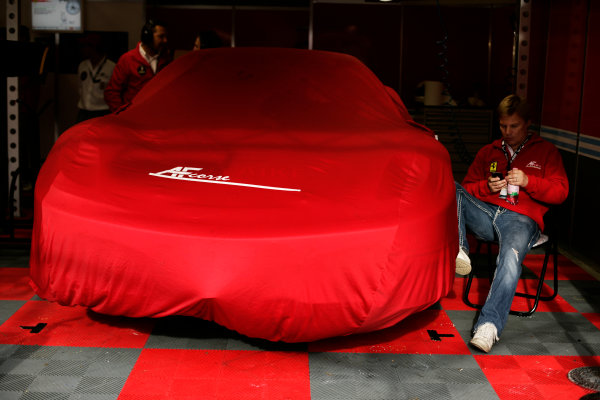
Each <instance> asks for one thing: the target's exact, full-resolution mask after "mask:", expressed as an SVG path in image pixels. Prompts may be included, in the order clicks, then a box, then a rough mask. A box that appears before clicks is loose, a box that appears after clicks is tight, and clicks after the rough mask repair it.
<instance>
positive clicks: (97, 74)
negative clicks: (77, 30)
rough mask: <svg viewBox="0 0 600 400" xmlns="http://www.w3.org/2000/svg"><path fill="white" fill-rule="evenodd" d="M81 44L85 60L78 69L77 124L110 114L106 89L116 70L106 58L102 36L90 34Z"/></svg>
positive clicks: (112, 63) (81, 40)
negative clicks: (105, 98) (105, 94)
mask: <svg viewBox="0 0 600 400" xmlns="http://www.w3.org/2000/svg"><path fill="white" fill-rule="evenodd" d="M80 44H81V53H82V55H83V58H84V60H83V61H82V62H81V63H80V64H79V67H78V68H77V75H78V76H79V102H78V103H77V107H78V108H79V112H78V114H77V122H81V121H85V120H86V119H90V118H95V117H101V116H103V115H106V114H108V113H109V109H108V105H107V104H106V102H105V101H104V89H105V88H106V85H107V84H108V81H109V80H110V77H111V75H112V71H113V69H114V68H115V63H114V62H112V61H111V60H109V59H108V58H106V54H105V52H104V46H103V44H102V37H101V36H100V35H98V34H96V33H90V34H88V35H86V36H84V37H83V38H82V39H80Z"/></svg>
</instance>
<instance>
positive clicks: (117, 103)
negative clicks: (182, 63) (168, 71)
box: [104, 20, 172, 112]
mask: <svg viewBox="0 0 600 400" xmlns="http://www.w3.org/2000/svg"><path fill="white" fill-rule="evenodd" d="M171 59H172V58H171V55H170V54H169V50H168V48H167V27H166V24H164V23H162V22H160V21H153V20H149V21H148V22H146V24H145V25H144V27H143V28H142V34H141V41H140V42H139V43H138V45H137V47H136V48H135V49H133V50H129V51H128V52H127V53H125V54H123V55H122V56H121V58H119V61H118V62H117V65H116V66H115V69H114V70H113V74H112V77H111V79H110V82H108V86H107V87H106V90H105V91H104V99H105V100H106V103H107V104H108V106H109V108H110V111H111V112H115V111H117V110H118V109H119V108H121V107H123V106H124V105H126V104H128V103H130V102H131V100H132V99H133V98H134V97H135V95H136V94H137V93H138V92H139V91H140V90H141V89H142V87H144V85H145V84H146V83H148V81H150V79H152V78H153V77H154V76H155V75H156V74H157V73H158V72H159V71H160V70H161V69H163V68H164V67H165V66H166V65H167V64H168V63H169V62H171Z"/></svg>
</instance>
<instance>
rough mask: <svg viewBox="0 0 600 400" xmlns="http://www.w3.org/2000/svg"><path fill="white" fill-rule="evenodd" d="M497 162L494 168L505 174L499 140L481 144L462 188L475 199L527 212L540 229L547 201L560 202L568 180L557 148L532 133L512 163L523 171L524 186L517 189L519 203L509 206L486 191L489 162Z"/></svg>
mask: <svg viewBox="0 0 600 400" xmlns="http://www.w3.org/2000/svg"><path fill="white" fill-rule="evenodd" d="M492 162H497V163H498V164H497V171H498V172H502V173H503V174H504V176H506V174H507V172H508V171H507V166H508V160H507V158H506V156H505V155H504V151H503V150H502V139H498V140H495V141H494V142H492V143H490V144H488V145H486V146H485V147H483V148H482V149H481V150H479V152H478V153H477V155H476V156H475V161H473V163H472V164H471V166H470V167H469V170H468V171H467V175H466V176H465V178H464V180H463V183H462V185H463V187H464V188H465V189H466V190H467V191H468V192H469V193H471V194H472V195H473V196H475V197H477V198H478V199H480V200H482V201H485V202H487V203H492V204H496V205H499V206H501V207H504V208H506V209H508V210H512V211H515V212H518V213H520V214H524V215H527V216H528V217H530V218H531V219H533V220H534V221H535V222H537V224H538V226H539V227H540V229H541V230H543V229H544V219H543V216H544V214H545V213H546V211H548V207H549V205H550V204H560V203H562V202H563V201H564V200H565V199H566V198H567V195H568V193H569V181H568V180H567V174H566V173H565V169H564V166H563V163H562V158H561V156H560V153H559V152H558V149H557V148H556V147H555V146H554V145H553V144H552V143H550V142H548V141H546V140H544V139H542V138H541V137H540V136H539V135H538V134H533V135H532V136H531V137H530V139H529V140H528V141H527V143H525V146H523V148H522V149H521V151H519V153H518V154H517V156H516V158H515V159H514V160H513V162H512V168H518V169H521V170H523V171H524V172H525V174H527V178H528V179H529V183H528V184H527V187H524V188H523V187H521V188H519V189H520V191H519V202H518V204H516V205H512V204H509V203H507V202H506V200H504V199H500V198H499V197H498V193H492V192H490V189H489V188H488V185H487V179H488V177H489V176H490V175H491V172H490V164H491V163H492Z"/></svg>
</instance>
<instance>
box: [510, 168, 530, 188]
mask: <svg viewBox="0 0 600 400" xmlns="http://www.w3.org/2000/svg"><path fill="white" fill-rule="evenodd" d="M506 181H507V182H508V183H510V184H511V185H515V186H521V187H525V186H527V184H528V183H529V178H527V174H525V172H523V171H522V170H520V169H517V168H513V169H511V170H510V171H508V175H507V176H506Z"/></svg>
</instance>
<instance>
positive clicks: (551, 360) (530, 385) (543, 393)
mask: <svg viewBox="0 0 600 400" xmlns="http://www.w3.org/2000/svg"><path fill="white" fill-rule="evenodd" d="M474 357H475V360H476V361H477V363H478V364H479V366H480V368H481V370H482V371H483V373H484V374H485V376H486V377H487V379H488V381H489V382H490V384H491V385H492V387H493V388H494V390H495V391H496V393H497V394H498V396H499V397H500V399H502V400H508V399H546V400H559V399H560V400H568V399H579V398H580V397H582V396H584V395H585V394H588V393H590V391H589V390H586V389H584V388H582V387H580V386H577V385H575V384H574V383H572V382H571V381H570V380H569V378H568V376H567V374H568V372H569V371H570V370H572V369H573V368H578V367H584V366H597V365H600V356H589V357H580V356H494V355H476V356H474Z"/></svg>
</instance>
